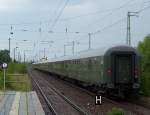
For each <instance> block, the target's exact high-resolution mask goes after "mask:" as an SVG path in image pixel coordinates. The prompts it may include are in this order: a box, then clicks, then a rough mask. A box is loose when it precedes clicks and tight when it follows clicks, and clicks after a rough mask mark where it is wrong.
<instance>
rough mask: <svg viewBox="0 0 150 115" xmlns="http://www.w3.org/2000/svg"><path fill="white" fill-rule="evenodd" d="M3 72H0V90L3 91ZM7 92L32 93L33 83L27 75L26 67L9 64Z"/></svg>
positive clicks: (18, 64)
mask: <svg viewBox="0 0 150 115" xmlns="http://www.w3.org/2000/svg"><path fill="white" fill-rule="evenodd" d="M3 75H4V74H3V70H0V89H1V90H3V84H4V78H3ZM6 90H13V91H14V90H15V91H30V90H31V81H30V79H29V77H28V75H27V70H26V65H24V64H20V63H12V62H11V63H9V64H8V69H7V70H6Z"/></svg>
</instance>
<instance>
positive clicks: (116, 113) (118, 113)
mask: <svg viewBox="0 0 150 115" xmlns="http://www.w3.org/2000/svg"><path fill="white" fill-rule="evenodd" d="M107 115H124V111H123V109H121V108H116V107H114V108H112V110H111V111H110V112H108V113H107Z"/></svg>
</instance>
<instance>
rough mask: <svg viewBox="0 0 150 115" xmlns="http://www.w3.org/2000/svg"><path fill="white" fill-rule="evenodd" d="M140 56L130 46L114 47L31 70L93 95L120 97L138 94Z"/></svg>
mask: <svg viewBox="0 0 150 115" xmlns="http://www.w3.org/2000/svg"><path fill="white" fill-rule="evenodd" d="M139 60H140V56H139V54H138V52H137V50H136V49H134V48H133V47H130V46H124V45H123V46H114V47H111V48H104V49H97V50H90V51H84V52H80V53H78V54H77V55H74V56H69V57H62V58H58V59H53V60H51V61H47V62H43V63H42V62H41V63H35V64H34V67H35V68H36V69H40V70H43V71H48V72H51V73H55V74H59V75H61V76H63V77H66V78H69V79H72V80H74V81H76V82H78V83H80V84H82V85H84V86H88V87H89V86H91V87H93V88H96V89H97V91H103V92H105V93H106V94H110V95H111V94H113V95H117V96H120V97H124V96H125V94H135V93H138V91H139V87H140V85H139V70H140V61H139Z"/></svg>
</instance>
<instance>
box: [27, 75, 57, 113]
mask: <svg viewBox="0 0 150 115" xmlns="http://www.w3.org/2000/svg"><path fill="white" fill-rule="evenodd" d="M30 76H31V79H32V80H33V82H34V83H35V85H36V86H37V88H38V89H39V91H40V93H41V94H42V96H43V98H44V100H45V102H46V104H47V105H48V108H49V109H50V110H51V112H52V113H53V114H54V115H58V114H57V112H56V111H55V109H54V108H53V106H52V104H51V102H50V101H49V100H48V99H47V97H46V95H45V94H44V92H43V91H42V88H41V87H40V85H39V84H38V83H37V82H36V81H35V80H34V79H33V77H32V75H31V73H30Z"/></svg>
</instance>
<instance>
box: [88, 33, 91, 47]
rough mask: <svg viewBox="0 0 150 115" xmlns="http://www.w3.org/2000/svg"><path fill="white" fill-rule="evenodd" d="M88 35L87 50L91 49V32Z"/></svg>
mask: <svg viewBox="0 0 150 115" xmlns="http://www.w3.org/2000/svg"><path fill="white" fill-rule="evenodd" d="M88 35H89V50H90V49H91V33H89V34H88Z"/></svg>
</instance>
